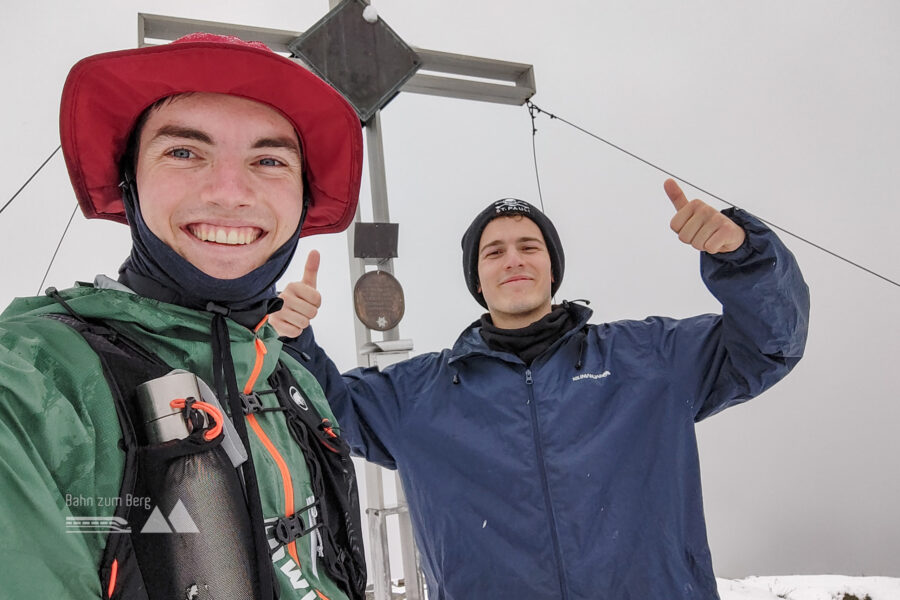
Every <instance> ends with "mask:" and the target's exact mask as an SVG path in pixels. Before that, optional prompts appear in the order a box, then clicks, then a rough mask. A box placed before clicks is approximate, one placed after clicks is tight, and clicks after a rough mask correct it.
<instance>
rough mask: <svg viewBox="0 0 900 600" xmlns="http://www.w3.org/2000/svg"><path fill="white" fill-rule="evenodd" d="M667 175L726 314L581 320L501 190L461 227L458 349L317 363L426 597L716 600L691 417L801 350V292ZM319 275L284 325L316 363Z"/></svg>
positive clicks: (750, 229) (804, 309)
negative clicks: (392, 475)
mask: <svg viewBox="0 0 900 600" xmlns="http://www.w3.org/2000/svg"><path fill="white" fill-rule="evenodd" d="M664 187H665V192H666V195H667V196H668V197H669V200H671V202H672V204H673V206H674V208H675V215H674V217H673V218H672V221H671V223H670V225H671V228H672V229H673V230H674V231H675V232H676V233H677V234H678V238H679V239H680V240H681V241H682V242H684V243H687V244H690V245H691V246H693V247H694V248H696V249H697V250H700V251H701V253H700V256H701V258H700V265H701V272H702V276H703V280H704V283H705V284H706V285H707V287H708V288H709V290H710V291H711V292H712V293H713V294H714V295H715V297H716V298H717V299H718V300H719V301H720V302H721V303H722V306H723V314H719V315H713V314H707V315H699V316H696V317H692V318H687V319H671V318H666V317H648V318H646V319H644V320H642V321H630V320H623V321H616V322H612V323H604V324H597V325H595V324H590V323H589V322H588V321H589V319H590V317H591V311H590V309H588V308H587V307H585V306H582V305H580V304H577V303H575V302H568V301H565V300H564V301H562V302H561V303H560V304H553V300H552V297H553V295H554V294H555V293H556V291H557V289H558V288H559V286H560V284H561V282H562V278H563V274H564V271H565V257H564V253H563V245H562V243H561V241H560V238H559V235H558V234H557V231H556V228H555V227H554V225H553V223H552V222H551V221H550V219H548V218H547V217H546V215H544V214H543V213H542V212H541V211H540V210H538V209H537V208H536V207H534V206H532V205H531V204H529V203H527V202H524V201H522V200H518V199H514V198H506V199H503V200H499V201H497V202H493V203H491V204H490V205H489V206H487V207H486V208H485V209H484V210H483V211H482V212H481V213H479V214H478V215H477V216H476V217H475V218H474V219H473V221H472V223H471V225H470V226H469V228H468V229H467V230H466V232H465V234H464V235H463V238H462V256H463V261H462V262H463V276H464V280H465V283H466V286H467V288H468V290H469V292H470V293H471V294H472V296H473V297H474V298H475V300H476V301H477V302H478V303H479V304H480V305H481V306H483V307H484V308H486V309H487V312H486V313H485V314H483V315H482V316H481V318H480V319H478V320H476V321H475V322H474V323H472V324H471V325H470V326H468V327H467V328H466V329H465V330H464V331H463V332H462V333H461V334H460V336H459V339H458V340H457V341H456V343H455V344H454V345H453V347H452V348H448V349H445V350H442V351H441V352H433V353H429V354H423V355H420V356H416V357H414V358H411V359H409V360H405V361H402V362H400V363H396V364H393V365H391V366H389V367H387V368H385V369H384V370H383V371H379V370H378V369H376V368H369V369H357V370H354V371H351V372H350V373H347V374H346V375H344V377H343V379H342V378H341V376H340V374H339V373H337V371H336V369H334V368H333V367H331V368H328V366H327V365H325V366H323V367H322V368H321V369H317V371H320V372H325V374H326V376H327V377H326V379H325V381H326V383H325V386H324V387H325V389H326V392H327V393H328V398H329V401H330V402H331V406H332V408H333V409H334V411H335V414H336V415H337V416H338V419H339V422H340V423H341V427H342V433H343V434H344V435H345V436H346V438H347V440H348V442H349V443H350V445H351V447H352V449H353V451H354V452H355V453H356V454H358V455H360V456H364V457H365V458H366V459H368V460H370V461H372V462H375V463H377V464H380V465H382V466H384V467H387V468H391V469H397V471H398V474H399V476H400V478H401V480H402V481H403V488H404V491H405V492H406V496H407V500H408V503H409V511H410V517H411V519H412V522H413V530H414V532H415V535H416V543H417V546H418V548H419V551H420V554H421V556H422V566H423V570H424V573H425V579H426V581H427V583H428V591H429V594H432V595H433V596H434V597H437V598H441V599H443V600H458V599H462V598H528V599H529V600H559V599H566V600H593V599H596V598H609V599H611V600H625V599H635V600H636V599H640V600H671V599H674V598H684V599H691V600H716V599H717V598H718V593H717V589H716V579H715V576H714V573H713V568H712V560H711V557H710V551H709V545H708V542H707V537H706V526H705V522H704V516H703V500H702V493H701V489H700V461H699V456H698V451H697V443H696V436H695V430H694V427H695V423H696V422H698V421H700V420H702V419H704V418H706V417H708V416H711V415H714V414H716V413H718V412H719V411H721V410H724V409H725V408H728V407H730V406H733V405H735V404H738V403H741V402H744V401H746V400H748V399H750V398H752V397H754V396H756V395H758V394H760V393H762V392H763V391H764V390H766V389H767V388H769V387H770V386H772V385H774V384H775V383H776V382H778V381H779V380H780V379H781V378H782V377H784V376H785V375H787V373H788V372H790V370H791V369H792V368H793V367H794V366H795V365H796V364H797V362H798V361H799V360H800V358H801V357H802V355H803V350H804V347H805V344H806V334H807V326H808V318H809V291H808V289H807V286H806V284H805V283H804V281H803V277H802V275H801V273H800V269H799V267H798V266H797V262H796V261H795V259H794V257H793V255H792V254H791V253H790V251H789V250H788V249H787V248H786V247H785V246H784V245H783V244H782V243H781V241H780V240H778V238H777V237H776V236H775V234H774V233H773V232H772V231H771V230H769V229H768V228H767V227H766V226H765V225H764V224H763V223H762V222H761V221H759V220H758V219H756V218H755V217H753V216H752V215H750V214H748V213H746V212H744V211H741V210H737V209H729V210H726V211H724V212H722V213H720V212H718V211H716V210H715V209H713V208H712V207H710V206H708V205H707V204H705V203H703V202H702V201H700V200H693V201H688V199H687V198H686V197H685V195H684V193H683V192H682V190H681V189H680V188H679V186H678V185H677V184H676V183H675V181H673V180H668V181H666V182H665V185H664ZM310 281H311V280H308V281H305V282H296V283H294V284H291V285H289V286H288V287H287V288H286V289H285V292H284V294H285V297H286V304H285V308H284V309H283V310H282V311H281V313H280V314H279V315H278V317H277V319H276V321H277V323H278V325H277V326H278V327H279V328H280V329H281V331H282V333H285V334H287V335H297V332H298V331H299V330H301V329H302V330H303V332H302V335H301V336H300V337H299V338H297V339H295V340H292V341H290V342H289V344H290V345H291V351H295V350H296V351H302V352H303V353H305V354H306V355H310V356H315V357H317V359H319V360H327V357H325V356H324V354H323V353H321V352H320V351H317V349H318V347H317V346H316V344H315V341H314V339H313V336H312V332H311V331H310V329H308V328H305V325H306V324H307V322H308V319H309V318H310V317H311V316H314V312H313V311H310V310H309V307H310V306H314V305H315V304H316V301H317V298H318V292H316V291H315V290H314V289H313V285H311V283H310ZM285 323H287V324H290V325H292V327H290V326H286V325H285Z"/></svg>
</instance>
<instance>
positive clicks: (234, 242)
mask: <svg viewBox="0 0 900 600" xmlns="http://www.w3.org/2000/svg"><path fill="white" fill-rule="evenodd" d="M60 135H61V140H62V148H63V153H64V155H65V159H66V165H67V167H68V170H69V175H70V178H71V181H72V185H73V187H74V189H75V193H76V196H77V198H78V201H79V203H80V205H81V208H82V211H83V212H84V214H85V215H86V216H87V217H88V218H94V217H96V218H105V219H111V220H114V221H119V222H124V223H127V224H128V225H129V227H130V228H131V233H132V240H133V245H132V250H131V254H130V256H129V257H128V259H127V260H126V261H125V262H124V264H123V265H122V267H121V269H120V271H119V275H118V277H117V278H116V279H111V278H108V277H105V276H98V277H97V279H96V280H95V282H94V284H93V285H88V284H79V285H78V286H77V287H75V288H73V289H69V290H64V291H57V290H55V289H54V288H50V289H49V290H48V292H47V296H46V297H41V298H25V299H18V300H16V301H15V302H14V303H13V304H12V305H11V306H10V307H9V308H8V309H7V310H6V311H5V312H4V313H3V315H2V316H0V382H2V386H0V413H2V415H3V418H2V419H0V423H2V424H0V448H2V456H3V460H2V461H0V490H2V497H3V503H2V506H3V507H2V509H0V530H2V531H3V532H4V539H3V544H2V548H0V565H2V567H0V569H2V573H3V576H2V581H3V590H4V595H8V596H9V597H16V598H25V597H42V598H97V597H102V598H129V599H130V598H148V599H156V598H166V599H172V598H196V599H212V598H218V599H223V598H229V599H233V598H254V599H257V598H258V599H264V600H270V599H273V598H276V597H281V598H296V599H302V600H313V599H321V598H327V599H330V600H338V599H344V598H353V599H359V598H363V596H364V588H365V567H364V561H363V556H362V549H361V540H360V537H359V534H360V530H359V508H358V504H357V499H356V489H355V481H354V478H353V467H352V464H351V463H350V460H349V458H348V447H347V444H346V443H345V442H344V441H343V439H342V438H341V437H340V436H339V435H338V434H337V433H336V432H335V429H333V428H332V421H333V415H332V413H331V410H330V409H329V407H328V404H327V402H326V401H325V396H324V393H323V392H322V389H321V387H320V386H319V384H318V382H317V379H316V375H317V374H316V373H315V372H310V370H308V369H307V368H305V367H304V366H303V365H302V364H300V363H299V362H298V361H296V360H294V359H293V358H291V357H290V356H288V355H287V354H286V353H285V352H284V351H283V350H282V345H281V342H280V341H279V340H278V335H277V333H276V332H275V330H274V328H272V327H271V326H269V325H267V324H266V321H267V318H268V315H269V313H271V312H273V311H274V310H277V309H278V308H279V307H280V301H279V300H277V299H276V298H275V283H276V281H277V280H278V279H279V278H280V277H281V275H282V274H283V273H284V272H285V269H286V268H287V266H288V264H289V262H290V260H291V258H292V256H293V254H294V251H295V249H296V247H297V243H298V240H299V237H300V236H302V235H309V234H314V233H328V232H335V231H341V230H343V229H344V228H345V227H346V226H347V225H348V223H349V222H350V220H351V219H352V217H353V214H354V212H355V208H356V203H357V197H358V192H359V182H360V170H361V164H362V141H361V133H360V123H359V120H358V118H357V116H356V114H355V112H354V111H353V109H352V108H351V107H350V106H349V104H348V103H347V102H346V101H345V100H344V99H343V98H342V97H341V96H340V95H339V94H338V93H337V92H335V91H334V90H333V89H332V88H330V87H329V86H328V85H327V84H325V83H324V82H322V81H321V80H320V79H318V78H317V77H316V76H314V75H313V74H312V73H310V72H309V71H307V70H306V69H304V68H302V67H301V66H299V65H298V64H296V63H294V62H293V61H291V60H289V59H286V58H283V57H281V56H279V55H277V54H275V53H273V52H271V51H270V50H269V49H268V48H266V47H265V46H264V45H262V44H260V43H256V42H244V41H242V40H239V39H237V38H233V37H225V36H217V35H209V34H193V35H190V36H186V37H185V38H181V39H179V40H177V41H176V42H173V43H171V44H168V45H164V46H157V47H149V48H141V49H137V50H125V51H120V52H112V53H107V54H100V55H96V56H91V57H88V58H86V59H84V60H82V61H80V62H79V63H78V64H76V65H75V66H74V67H73V68H72V70H71V72H70V74H69V77H68V79H67V81H66V84H65V87H64V89H63V95H62V101H61V111H60ZM311 268H314V267H311ZM301 362H306V363H307V366H308V367H309V368H312V369H314V365H315V364H317V360H313V357H309V356H307V357H305V358H301Z"/></svg>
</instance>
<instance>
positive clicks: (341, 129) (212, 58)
mask: <svg viewBox="0 0 900 600" xmlns="http://www.w3.org/2000/svg"><path fill="white" fill-rule="evenodd" d="M210 37H212V36H210ZM221 39H222V40H227V38H224V37H223V38H221ZM235 42H238V43H235ZM260 46H261V47H260ZM185 92H210V93H219V94H230V95H233V96H240V97H243V98H249V99H251V100H255V101H257V102H262V103H263V104H267V105H269V106H271V107H273V108H275V109H276V110H278V111H280V112H281V113H282V114H283V115H284V116H285V117H286V118H287V119H288V120H289V121H290V122H291V123H292V124H293V125H294V128H295V129H296V131H297V134H298V135H299V136H300V143H301V146H302V148H303V152H304V162H305V167H306V183H307V185H308V186H309V192H310V197H311V201H310V206H309V211H308V213H307V217H306V222H305V223H304V225H303V230H302V232H301V234H300V235H301V236H306V235H313V234H317V233H333V232H339V231H343V230H344V229H346V228H347V226H348V225H349V224H350V221H352V220H353V216H354V214H355V212H356V204H357V202H358V200H359V186H360V176H361V172H362V132H361V124H360V121H359V117H358V116H357V115H356V112H355V111H354V110H353V108H352V107H351V106H350V104H349V103H348V102H347V101H346V100H345V99H344V98H343V96H341V95H340V94H339V93H338V92H337V91H335V90H334V89H333V88H332V87H330V86H329V85H328V84H327V83H325V82H324V81H322V80H321V79H319V78H318V77H317V76H316V75H314V74H313V73H312V72H310V71H308V70H307V69H305V68H303V67H302V66H300V65H298V64H296V63H294V62H293V61H291V60H289V59H287V58H285V57H283V56H280V55H278V54H275V53H274V52H272V51H270V50H268V49H265V47H264V46H262V45H261V44H254V45H250V44H247V43H246V42H241V41H240V40H236V39H235V40H234V41H233V42H232V41H202V42H196V41H190V42H187V41H186V42H180V43H179V42H173V43H171V44H166V45H162V46H154V47H148V48H138V49H133V50H122V51H118V52H109V53H105V54H98V55H95V56H90V57H88V58H85V59H83V60H81V61H80V62H78V63H77V64H76V65H75V66H74V67H72V70H71V71H70V72H69V76H68V78H67V79H66V83H65V86H64V87H63V93H62V101H61V103H60V140H61V143H62V150H63V155H64V156H65V160H66V166H67V168H68V170H69V178H70V179H71V180H72V186H73V187H74V189H75V195H76V196H77V198H78V203H79V204H80V205H81V210H82V212H83V213H84V215H85V217H87V218H89V219H91V218H100V219H110V220H113V221H118V222H120V223H125V222H127V220H126V217H125V207H124V205H123V203H122V192H121V190H120V189H119V183H120V181H121V173H120V170H119V167H120V165H119V161H120V159H121V156H122V154H123V152H124V151H125V145H126V144H127V142H128V137H129V135H130V133H131V130H132V128H133V127H134V125H135V122H136V120H137V118H138V117H139V116H140V114H141V113H142V112H143V111H144V109H146V108H147V107H148V106H150V105H151V104H153V103H154V102H156V101H157V100H160V99H162V98H165V97H167V96H172V95H175V94H180V93H185ZM298 200H299V199H298Z"/></svg>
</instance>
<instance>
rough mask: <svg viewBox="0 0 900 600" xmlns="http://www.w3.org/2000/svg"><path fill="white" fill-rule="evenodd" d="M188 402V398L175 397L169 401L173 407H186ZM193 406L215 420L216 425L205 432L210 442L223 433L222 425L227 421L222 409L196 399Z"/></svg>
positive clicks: (205, 437) (204, 435)
mask: <svg viewBox="0 0 900 600" xmlns="http://www.w3.org/2000/svg"><path fill="white" fill-rule="evenodd" d="M186 404H187V400H186V399H185V398H175V399H174V400H172V401H171V402H169V406H171V407H172V408H184V407H185V405H186ZM191 408H196V409H198V410H202V411H203V412H205V413H206V414H207V415H209V416H210V418H211V419H212V420H213V422H214V423H215V425H213V426H212V427H210V428H209V429H208V430H207V432H206V433H205V434H203V438H204V439H205V440H206V441H207V442H208V441H210V440H212V439H215V438H216V436H218V435H219V434H220V433H222V425H223V424H224V423H225V420H224V418H223V417H222V411H220V410H219V409H218V408H217V407H215V406H213V405H212V404H209V403H208V402H200V401H195V402H193V403H191Z"/></svg>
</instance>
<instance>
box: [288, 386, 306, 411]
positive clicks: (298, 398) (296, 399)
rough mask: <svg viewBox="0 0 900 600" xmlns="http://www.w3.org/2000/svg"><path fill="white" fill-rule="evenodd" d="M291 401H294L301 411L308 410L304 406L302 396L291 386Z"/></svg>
mask: <svg viewBox="0 0 900 600" xmlns="http://www.w3.org/2000/svg"><path fill="white" fill-rule="evenodd" d="M290 392H291V400H293V401H294V404H296V405H297V406H299V407H300V408H302V409H303V410H309V406H307V405H306V398H304V397H303V394H301V393H300V390H298V389H297V388H295V387H294V386H291V390H290Z"/></svg>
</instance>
